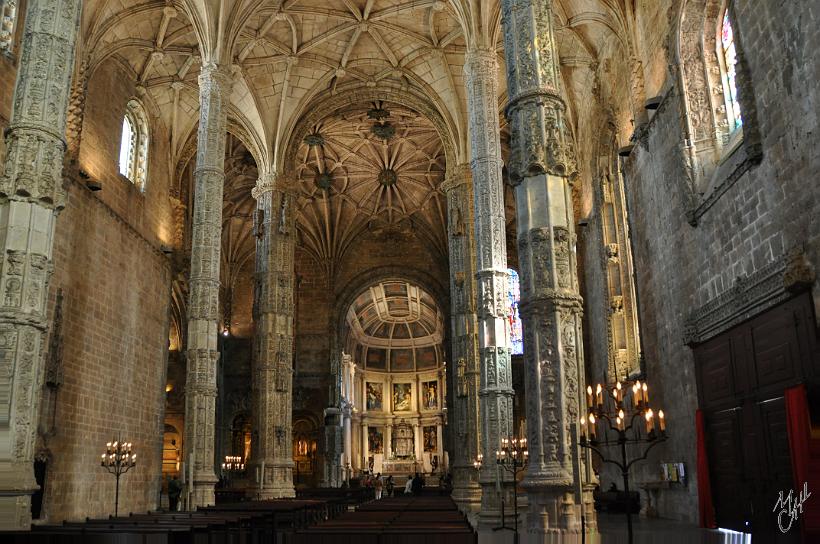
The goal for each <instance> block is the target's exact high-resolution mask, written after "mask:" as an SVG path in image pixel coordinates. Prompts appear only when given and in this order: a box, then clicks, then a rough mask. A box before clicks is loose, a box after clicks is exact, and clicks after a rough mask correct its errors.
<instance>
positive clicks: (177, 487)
mask: <svg viewBox="0 0 820 544" xmlns="http://www.w3.org/2000/svg"><path fill="white" fill-rule="evenodd" d="M180 495H182V482H180V481H179V480H178V479H177V477H176V476H174V477H173V479H171V481H170V482H168V510H170V511H171V512H176V511H177V507H178V506H179V496H180Z"/></svg>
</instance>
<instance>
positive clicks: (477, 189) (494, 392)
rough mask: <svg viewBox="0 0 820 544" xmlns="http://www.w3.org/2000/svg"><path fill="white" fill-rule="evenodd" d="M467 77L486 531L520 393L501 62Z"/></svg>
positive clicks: (494, 515) (495, 513) (487, 60)
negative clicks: (515, 372)
mask: <svg viewBox="0 0 820 544" xmlns="http://www.w3.org/2000/svg"><path fill="white" fill-rule="evenodd" d="M465 72H466V76H467V77H466V84H465V87H466V92H467V113H468V119H469V130H470V151H471V161H470V168H471V170H472V173H473V192H474V195H473V197H474V203H475V243H476V279H477V289H476V292H477V294H478V307H477V309H476V310H477V317H478V341H479V356H480V361H481V363H480V371H481V389H480V391H479V406H480V414H481V440H482V444H481V448H482V451H483V454H484V461H485V462H484V466H483V468H482V470H481V474H480V477H479V483H480V484H481V489H482V494H481V514H480V517H479V528H480V529H481V528H482V527H490V526H494V525H496V524H497V523H498V522H499V516H500V511H501V494H499V493H498V492H497V491H496V470H495V469H496V466H495V452H496V450H497V449H498V448H499V445H500V439H501V438H502V437H507V436H510V435H511V434H512V431H513V429H512V424H513V423H512V422H513V402H512V401H513V394H514V392H513V388H512V371H511V367H510V334H509V325H508V323H507V281H508V275H507V244H506V238H505V233H504V229H505V222H504V188H503V185H502V179H501V141H500V138H499V128H498V81H497V76H498V61H497V60H496V57H495V53H494V52H493V51H485V50H473V51H469V52H468V53H467V58H466V65H465ZM504 478H506V475H505V476H504ZM502 489H503V493H504V494H506V495H507V497H506V498H505V502H506V503H507V504H511V498H512V492H513V491H514V489H513V486H512V485H511V484H510V483H509V482H507V483H505V485H503V486H502ZM508 499H510V500H508Z"/></svg>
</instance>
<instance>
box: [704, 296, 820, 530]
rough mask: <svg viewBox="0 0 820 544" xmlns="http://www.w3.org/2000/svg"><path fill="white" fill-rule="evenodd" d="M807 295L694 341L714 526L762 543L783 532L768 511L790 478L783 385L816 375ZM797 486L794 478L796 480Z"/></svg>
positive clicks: (790, 482)
mask: <svg viewBox="0 0 820 544" xmlns="http://www.w3.org/2000/svg"><path fill="white" fill-rule="evenodd" d="M813 323H814V319H813V310H812V306H811V299H810V298H809V296H808V294H806V295H803V296H801V297H797V298H794V299H792V300H789V301H786V302H784V303H783V304H781V305H779V306H777V307H775V308H773V309H771V310H769V311H767V312H765V313H763V314H761V315H760V316H757V317H755V318H754V319H751V320H750V321H747V322H746V323H743V324H741V325H738V326H736V327H734V328H733V329H731V330H729V331H726V332H725V333H723V334H721V335H719V336H717V337H715V338H712V339H710V340H708V341H707V342H704V343H703V344H701V345H699V346H696V347H695V349H694V351H695V365H696V372H697V379H698V397H699V405H700V408H701V409H702V410H703V412H704V416H705V420H706V441H707V451H708V455H709V475H710V478H711V482H712V495H713V497H712V498H713V502H714V506H715V514H716V518H717V522H718V526H720V527H724V528H727V529H734V530H737V531H746V532H749V531H751V532H752V534H753V535H754V536H755V538H756V539H759V540H763V541H765V542H799V536H800V531H799V528H797V527H796V526H795V528H793V529H792V530H791V531H790V532H789V533H788V534H786V535H783V534H782V533H780V531H779V530H778V529H777V525H776V521H777V518H776V514H775V513H773V512H772V508H773V507H774V505H775V503H776V501H777V498H778V494H779V492H780V491H781V490H782V491H784V492H785V493H788V490H789V489H795V490H797V489H798V485H797V484H795V482H794V481H793V477H792V469H791V457H790V452H789V441H788V433H787V428H786V411H785V403H784V399H783V392H784V390H785V389H786V388H787V387H791V386H793V385H796V384H798V383H801V382H803V381H811V380H812V379H813V376H815V374H816V371H817V369H816V364H817V362H816V351H815V350H816V333H815V328H814V326H813ZM799 485H800V486H802V483H800V484H799Z"/></svg>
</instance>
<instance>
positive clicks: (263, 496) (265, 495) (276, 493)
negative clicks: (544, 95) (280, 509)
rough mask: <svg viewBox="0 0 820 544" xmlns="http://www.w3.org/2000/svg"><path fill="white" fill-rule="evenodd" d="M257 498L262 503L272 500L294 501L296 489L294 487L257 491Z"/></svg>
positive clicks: (284, 486)
mask: <svg viewBox="0 0 820 544" xmlns="http://www.w3.org/2000/svg"><path fill="white" fill-rule="evenodd" d="M257 496H258V497H259V500H260V501H268V500H272V499H293V498H296V489H294V487H293V486H290V487H287V486H286V485H283V486H281V487H273V488H267V489H264V490H262V491H257Z"/></svg>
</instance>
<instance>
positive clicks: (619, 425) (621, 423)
mask: <svg viewBox="0 0 820 544" xmlns="http://www.w3.org/2000/svg"><path fill="white" fill-rule="evenodd" d="M615 428H616V429H618V430H619V431H623V430H624V420H623V419H621V418H620V417H616V418H615Z"/></svg>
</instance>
